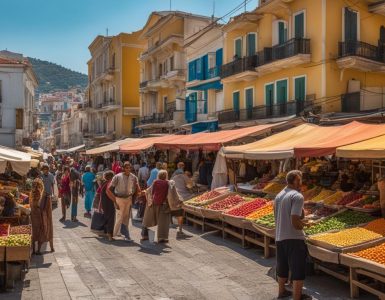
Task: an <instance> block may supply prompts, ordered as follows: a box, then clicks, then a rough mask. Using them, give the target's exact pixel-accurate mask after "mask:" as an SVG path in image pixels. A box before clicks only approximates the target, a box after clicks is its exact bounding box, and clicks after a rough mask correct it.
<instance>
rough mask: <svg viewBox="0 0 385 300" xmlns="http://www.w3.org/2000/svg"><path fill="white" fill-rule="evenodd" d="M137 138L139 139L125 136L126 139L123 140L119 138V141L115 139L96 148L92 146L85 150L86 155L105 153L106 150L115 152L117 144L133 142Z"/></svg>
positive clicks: (117, 148)
mask: <svg viewBox="0 0 385 300" xmlns="http://www.w3.org/2000/svg"><path fill="white" fill-rule="evenodd" d="M137 140H139V139H133V138H127V139H124V140H119V141H116V142H114V143H111V144H109V145H105V146H102V147H97V148H94V149H90V150H87V151H86V154H87V155H97V154H103V153H106V152H116V151H119V146H120V145H123V144H126V143H130V142H134V141H137Z"/></svg>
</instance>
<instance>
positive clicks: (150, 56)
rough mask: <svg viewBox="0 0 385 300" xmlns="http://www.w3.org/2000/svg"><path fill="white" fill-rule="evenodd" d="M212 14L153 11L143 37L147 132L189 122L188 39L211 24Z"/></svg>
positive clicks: (144, 122) (143, 120) (143, 127)
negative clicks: (186, 112) (210, 15)
mask: <svg viewBox="0 0 385 300" xmlns="http://www.w3.org/2000/svg"><path fill="white" fill-rule="evenodd" d="M211 22H212V19H211V18H209V17H204V16H198V15H193V14H189V13H185V12H179V11H164V12H153V13H152V14H151V15H150V17H149V18H148V21H147V23H146V24H145V26H144V28H143V31H142V34H141V39H142V40H143V41H144V42H145V50H144V51H143V53H142V54H141V56H140V72H141V83H140V98H141V100H140V101H141V102H140V104H141V125H140V126H138V128H140V129H141V130H143V131H147V132H164V131H168V132H170V131H171V132H172V131H174V130H177V129H178V127H179V126H180V125H182V124H184V123H185V122H186V120H185V106H186V103H185V99H186V89H185V88H186V87H185V84H186V73H187V72H186V53H185V49H184V41H185V40H186V39H188V37H190V36H192V35H193V34H195V33H197V32H199V31H200V30H202V29H203V28H205V27H207V25H209V24H210V23H211Z"/></svg>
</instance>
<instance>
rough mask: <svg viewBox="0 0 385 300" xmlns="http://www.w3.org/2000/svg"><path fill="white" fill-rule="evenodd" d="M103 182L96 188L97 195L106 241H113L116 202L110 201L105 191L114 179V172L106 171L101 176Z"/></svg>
mask: <svg viewBox="0 0 385 300" xmlns="http://www.w3.org/2000/svg"><path fill="white" fill-rule="evenodd" d="M103 177H104V182H103V183H102V185H101V186H100V187H99V188H98V191H97V192H98V193H99V194H100V200H101V207H102V209H103V217H104V222H105V223H104V231H105V233H106V234H107V237H108V240H109V241H112V240H113V234H114V224H115V214H116V209H115V206H116V202H115V200H114V199H111V198H110V197H108V195H107V191H108V189H109V187H110V184H111V180H112V178H113V177H114V172H112V171H106V172H104V174H103Z"/></svg>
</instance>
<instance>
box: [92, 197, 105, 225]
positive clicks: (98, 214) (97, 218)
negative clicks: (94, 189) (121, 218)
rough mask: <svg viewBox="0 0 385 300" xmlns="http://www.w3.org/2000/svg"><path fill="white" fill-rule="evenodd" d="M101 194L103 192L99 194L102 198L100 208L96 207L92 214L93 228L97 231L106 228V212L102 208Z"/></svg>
mask: <svg viewBox="0 0 385 300" xmlns="http://www.w3.org/2000/svg"><path fill="white" fill-rule="evenodd" d="M101 194H102V193H100V194H99V195H100V197H99V198H100V199H99V204H98V208H97V209H95V210H94V213H93V214H92V219H91V230H96V231H103V230H104V225H105V219H104V213H103V209H102V201H101Z"/></svg>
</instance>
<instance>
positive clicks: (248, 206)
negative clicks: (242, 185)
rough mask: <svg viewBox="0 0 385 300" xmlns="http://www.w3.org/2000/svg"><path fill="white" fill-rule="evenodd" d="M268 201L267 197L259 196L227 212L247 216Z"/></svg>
mask: <svg viewBox="0 0 385 300" xmlns="http://www.w3.org/2000/svg"><path fill="white" fill-rule="evenodd" d="M266 202H267V200H266V199H262V198H257V199H255V200H252V201H250V202H247V203H245V204H242V205H240V206H237V207H235V208H233V209H231V210H229V211H227V212H226V214H227V215H231V216H236V217H246V216H247V215H249V214H251V213H252V212H254V211H256V210H257V209H259V208H261V207H262V206H264V205H265V204H266Z"/></svg>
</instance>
